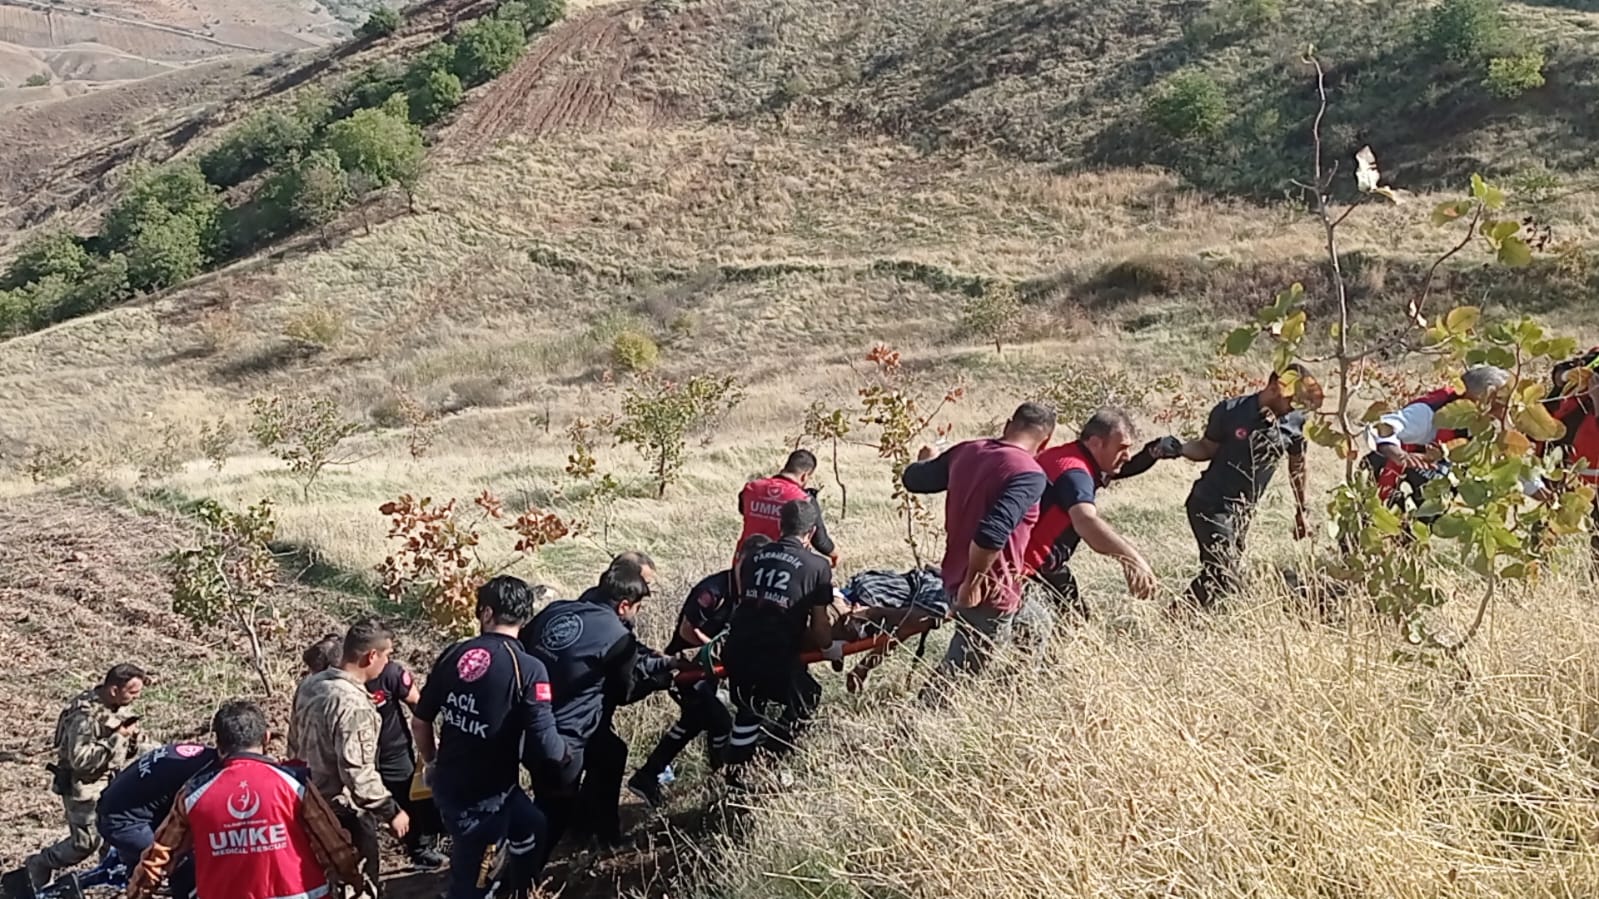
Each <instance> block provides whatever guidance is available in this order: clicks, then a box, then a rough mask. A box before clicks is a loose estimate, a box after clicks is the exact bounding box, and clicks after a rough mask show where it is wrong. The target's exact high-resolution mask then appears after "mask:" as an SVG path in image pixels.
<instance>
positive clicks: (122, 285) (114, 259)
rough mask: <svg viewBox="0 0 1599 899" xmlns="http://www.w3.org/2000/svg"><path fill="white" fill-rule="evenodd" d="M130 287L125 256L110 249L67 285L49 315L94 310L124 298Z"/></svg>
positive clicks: (53, 317) (69, 315) (70, 315)
mask: <svg viewBox="0 0 1599 899" xmlns="http://www.w3.org/2000/svg"><path fill="white" fill-rule="evenodd" d="M130 289H131V285H130V277H129V271H128V257H127V256H124V255H123V254H121V253H112V254H111V255H110V256H107V257H106V258H104V259H100V260H97V261H96V262H95V263H94V265H93V266H91V267H90V269H89V270H88V271H87V272H85V273H84V275H83V277H81V278H79V279H78V281H77V282H76V283H74V284H73V285H72V286H71V287H69V288H68V289H67V291H66V292H65V293H64V294H63V295H62V297H61V300H60V302H59V303H58V304H57V305H56V307H55V309H54V310H52V312H51V315H50V319H51V320H52V321H66V320H67V319H69V318H76V317H78V316H80V315H88V314H89V313H91V312H97V311H99V310H101V309H104V308H105V307H107V306H109V305H111V304H112V303H116V302H119V301H121V300H124V299H126V298H127V296H128V293H129V291H130Z"/></svg>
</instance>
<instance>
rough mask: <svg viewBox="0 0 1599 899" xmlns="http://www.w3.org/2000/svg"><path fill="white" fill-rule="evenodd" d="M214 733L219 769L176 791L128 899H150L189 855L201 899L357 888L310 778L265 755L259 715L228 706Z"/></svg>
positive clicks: (285, 896) (354, 867)
mask: <svg viewBox="0 0 1599 899" xmlns="http://www.w3.org/2000/svg"><path fill="white" fill-rule="evenodd" d="M211 729H212V731H213V732H214V733H215V734H216V741H217V751H218V752H219V753H220V754H221V760H220V763H219V764H216V765H213V766H211V767H209V768H207V769H206V770H204V771H202V772H201V773H200V774H199V775H197V776H196V777H195V778H194V779H192V780H190V781H189V782H188V783H187V784H185V785H184V787H183V788H182V789H181V790H179V791H178V794H177V796H176V797H174V799H173V803H172V811H171V812H170V813H168V815H167V817H166V820H165V821H163V822H162V823H161V828H160V829H159V830H157V831H156V833H155V839H154V842H152V843H151V844H150V848H149V849H146V850H145V852H144V857H143V859H142V860H141V861H140V862H139V865H138V867H137V868H135V869H134V872H133V877H132V880H131V881H130V882H129V884H128V899H150V897H151V896H153V895H154V894H155V891H156V889H157V888H158V887H159V886H160V885H161V881H162V880H163V879H165V878H166V875H167V871H168V869H169V868H170V867H171V865H172V862H173V858H174V857H175V855H176V854H177V853H178V852H179V851H180V849H181V848H183V847H187V846H192V847H193V852H194V876H195V881H196V890H195V895H196V896H197V897H198V899H322V897H325V896H327V895H328V893H329V886H328V881H329V877H330V876H332V877H333V878H334V879H336V880H338V881H342V882H345V883H359V882H360V879H361V860H360V856H359V855H358V854H357V853H356V851H355V848H354V847H353V846H351V845H350V841H349V838H348V836H347V835H346V834H345V832H344V829H343V828H342V827H340V825H339V822H338V818H337V817H336V816H335V814H334V811H333V808H332V807H331V806H329V805H328V802H327V800H326V799H324V798H323V797H322V795H321V794H320V793H318V792H317V789H316V787H314V786H312V785H311V772H310V771H308V770H307V769H305V768H304V767H301V766H298V765H291V764H285V763H280V762H275V761H273V760H272V759H270V758H268V757H267V756H266V754H265V752H266V743H267V739H268V734H267V720H266V715H265V713H263V712H262V711H261V709H260V707H259V706H257V705H256V704H255V703H253V702H244V701H240V700H235V701H233V702H227V703H224V704H223V705H222V707H221V708H219V709H217V712H216V715H215V716H214V717H213V718H212V719H211ZM324 864H326V865H327V868H324V867H323V865H324Z"/></svg>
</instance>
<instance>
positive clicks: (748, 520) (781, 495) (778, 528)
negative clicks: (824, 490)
mask: <svg viewBox="0 0 1599 899" xmlns="http://www.w3.org/2000/svg"><path fill="white" fill-rule="evenodd" d="M810 497H811V495H810V494H809V493H806V492H805V488H804V487H801V486H800V485H798V484H796V483H794V482H793V481H791V480H789V479H788V478H785V477H783V476H781V475H774V476H772V477H769V478H761V479H760V480H758V481H750V482H749V483H747V484H745V485H744V489H743V490H742V491H740V492H739V495H738V507H739V508H740V509H742V510H743V512H744V531H743V533H740V534H739V535H738V543H737V544H735V545H734V547H733V556H734V558H735V559H737V557H738V550H739V547H741V546H743V545H744V541H745V540H748V539H749V538H751V537H753V536H755V535H756V534H762V535H764V536H766V537H768V538H770V539H772V540H773V541H774V542H775V541H777V540H779V539H781V538H782V536H783V529H782V522H783V506H784V505H785V504H786V503H790V502H793V501H794V500H797V499H810Z"/></svg>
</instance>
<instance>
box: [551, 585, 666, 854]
mask: <svg viewBox="0 0 1599 899" xmlns="http://www.w3.org/2000/svg"><path fill="white" fill-rule="evenodd" d="M654 567H655V566H654V564H653V563H652V562H651V561H650V560H649V557H648V556H645V555H644V554H642V553H624V554H623V555H620V556H617V557H616V558H615V559H612V560H611V564H610V565H609V566H608V567H607V568H606V569H605V572H604V573H603V574H601V575H600V579H599V583H597V584H596V585H595V586H593V587H590V588H589V589H588V590H586V591H584V593H583V594H582V595H581V596H579V597H578V598H577V599H570V600H562V601H559V602H553V603H550V604H549V605H548V606H546V607H545V608H544V610H543V611H541V612H539V614H538V615H536V616H535V617H534V618H533V620H532V621H531V622H530V623H529V624H528V626H527V627H526V628H523V630H522V644H523V646H525V647H526V648H527V650H528V652H530V653H532V655H533V656H534V657H536V658H537V659H539V661H541V662H543V663H544V665H545V667H546V668H547V669H548V670H549V673H550V682H551V683H552V684H553V685H554V691H555V725H556V729H557V730H558V731H559V732H560V734H561V738H562V739H564V740H565V741H566V745H567V750H568V752H569V755H570V759H569V761H568V762H567V764H566V767H565V769H564V770H563V771H562V773H561V775H560V776H559V777H558V778H555V779H552V780H547V781H545V782H544V783H539V782H535V784H534V792H535V794H536V795H537V798H538V806H539V808H540V810H542V811H543V812H544V815H545V817H546V818H547V819H548V821H549V827H550V833H549V841H548V843H547V844H546V845H545V847H544V852H543V853H542V858H543V859H544V860H547V859H548V858H549V854H550V853H551V852H552V851H553V850H554V849H555V847H556V846H557V845H559V844H560V842H561V838H562V837H563V836H564V835H565V834H566V832H567V831H568V829H570V830H571V831H572V832H573V833H574V835H576V836H578V837H593V838H595V839H597V840H598V841H600V842H601V843H604V844H610V845H615V844H617V843H619V842H621V839H622V833H621V820H620V814H619V811H618V809H617V802H618V799H619V797H620V794H621V791H622V779H623V777H624V775H625V774H626V772H627V743H626V741H624V740H623V739H622V738H621V737H620V736H619V735H617V733H616V731H615V729H614V728H613V727H612V714H613V713H614V712H615V710H616V707H617V706H620V705H625V704H626V703H628V702H629V701H631V700H633V699H635V698H637V695H636V694H637V691H638V690H639V681H640V675H641V674H642V675H643V676H644V677H646V678H660V679H661V683H660V684H659V686H660V687H661V688H663V689H664V688H665V687H666V686H667V685H668V684H667V682H666V681H665V680H664V678H665V677H666V676H669V675H670V673H671V672H672V671H674V670H676V669H677V668H681V667H687V664H688V663H686V662H684V661H683V660H677V659H666V658H664V657H661V656H658V655H657V654H655V653H653V652H649V651H646V650H643V648H642V647H641V646H640V645H639V642H638V638H637V637H636V636H634V634H633V629H632V621H633V616H634V615H635V614H636V613H637V611H638V607H639V605H640V604H641V603H642V602H643V601H644V599H645V597H647V596H649V595H650V585H649V581H650V580H651V579H653V577H654Z"/></svg>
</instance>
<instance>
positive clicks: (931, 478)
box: [899, 452, 949, 493]
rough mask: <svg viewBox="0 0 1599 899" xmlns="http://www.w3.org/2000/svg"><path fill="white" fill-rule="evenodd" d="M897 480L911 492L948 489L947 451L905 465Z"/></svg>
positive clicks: (934, 491)
mask: <svg viewBox="0 0 1599 899" xmlns="http://www.w3.org/2000/svg"><path fill="white" fill-rule="evenodd" d="M899 482H900V483H901V484H904V485H905V489H906V490H909V491H910V492H912V493H943V492H944V491H945V490H948V489H949V453H947V452H946V453H944V454H943V455H941V456H935V457H933V458H930V459H922V460H920V461H917V462H912V463H911V464H909V465H907V466H905V473H904V474H902V475H900V476H899Z"/></svg>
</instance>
